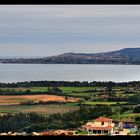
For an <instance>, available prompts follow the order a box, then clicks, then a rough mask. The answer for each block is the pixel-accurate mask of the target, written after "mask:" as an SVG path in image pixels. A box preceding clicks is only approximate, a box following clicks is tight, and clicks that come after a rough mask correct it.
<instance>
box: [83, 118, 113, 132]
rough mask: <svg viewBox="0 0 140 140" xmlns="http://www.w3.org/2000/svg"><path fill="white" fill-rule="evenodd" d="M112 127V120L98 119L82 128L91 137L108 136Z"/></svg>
mask: <svg viewBox="0 0 140 140" xmlns="http://www.w3.org/2000/svg"><path fill="white" fill-rule="evenodd" d="M114 126H115V124H114V123H113V122H112V119H110V118H105V117H100V118H97V119H95V120H94V121H92V122H87V123H86V125H84V126H82V128H83V129H84V130H85V131H87V132H88V134H91V135H109V134H111V133H113V130H114V129H113V128H114Z"/></svg>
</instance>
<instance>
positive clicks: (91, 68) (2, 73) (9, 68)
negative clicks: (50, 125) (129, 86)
mask: <svg viewBox="0 0 140 140" xmlns="http://www.w3.org/2000/svg"><path fill="white" fill-rule="evenodd" d="M40 80H48V81H51V80H54V81H89V82H90V81H114V82H128V81H139V80H140V65H98V64H0V82H10V83H11V82H21V81H40Z"/></svg>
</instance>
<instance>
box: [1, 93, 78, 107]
mask: <svg viewBox="0 0 140 140" xmlns="http://www.w3.org/2000/svg"><path fill="white" fill-rule="evenodd" d="M28 100H32V101H39V100H42V101H45V102H49V101H57V102H77V101H79V100H80V99H79V98H74V97H68V98H67V100H66V99H65V97H64V96H57V95H16V96H15V95H8V96H7V95H5V96H3V95H2V96H0V105H17V104H20V103H21V102H24V101H28Z"/></svg>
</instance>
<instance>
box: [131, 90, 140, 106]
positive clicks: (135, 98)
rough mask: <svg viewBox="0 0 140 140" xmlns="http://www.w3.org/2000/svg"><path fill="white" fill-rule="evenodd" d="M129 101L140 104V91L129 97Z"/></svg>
mask: <svg viewBox="0 0 140 140" xmlns="http://www.w3.org/2000/svg"><path fill="white" fill-rule="evenodd" d="M128 101H129V102H130V103H133V104H140V93H136V94H134V95H133V96H130V97H129V98H128Z"/></svg>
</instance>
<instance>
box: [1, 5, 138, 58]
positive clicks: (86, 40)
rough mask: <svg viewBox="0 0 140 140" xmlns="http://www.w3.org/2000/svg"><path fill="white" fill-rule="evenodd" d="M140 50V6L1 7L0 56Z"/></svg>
mask: <svg viewBox="0 0 140 140" xmlns="http://www.w3.org/2000/svg"><path fill="white" fill-rule="evenodd" d="M128 47H130V48H135V47H140V5H0V57H1V56H50V55H56V54H61V53H65V52H85V53H95V52H103V51H110V50H118V49H122V48H128Z"/></svg>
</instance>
